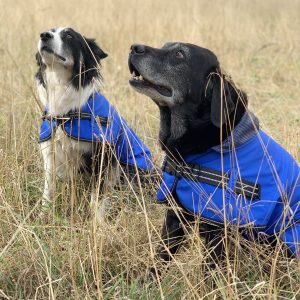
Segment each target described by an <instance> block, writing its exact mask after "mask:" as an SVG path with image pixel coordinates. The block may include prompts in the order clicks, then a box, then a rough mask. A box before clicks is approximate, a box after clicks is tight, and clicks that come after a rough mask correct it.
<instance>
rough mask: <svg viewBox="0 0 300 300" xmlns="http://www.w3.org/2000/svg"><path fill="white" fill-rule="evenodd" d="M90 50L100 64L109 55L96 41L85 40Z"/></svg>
mask: <svg viewBox="0 0 300 300" xmlns="http://www.w3.org/2000/svg"><path fill="white" fill-rule="evenodd" d="M85 40H86V42H87V45H88V48H89V50H90V51H91V53H92V56H93V57H94V59H96V61H97V62H99V61H100V60H101V59H104V58H106V57H107V56H108V55H107V54H106V53H105V52H104V51H103V50H102V49H101V48H100V47H99V46H98V45H97V43H96V42H95V40H94V39H87V38H86V39H85Z"/></svg>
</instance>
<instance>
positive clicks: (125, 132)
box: [39, 93, 152, 171]
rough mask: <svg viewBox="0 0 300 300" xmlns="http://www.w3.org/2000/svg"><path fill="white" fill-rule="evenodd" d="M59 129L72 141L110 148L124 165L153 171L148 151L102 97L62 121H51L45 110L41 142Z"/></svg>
mask: <svg viewBox="0 0 300 300" xmlns="http://www.w3.org/2000/svg"><path fill="white" fill-rule="evenodd" d="M57 126H62V129H63V131H64V132H65V134H66V135H68V136H69V137H70V138H72V139H75V140H79V141H87V142H105V143H107V144H109V145H110V146H111V147H112V148H113V150H114V153H115V158H116V159H117V160H118V161H119V162H120V164H121V165H126V166H133V167H137V168H138V169H140V170H142V171H150V170H151V169H152V162H151V153H150V151H149V149H148V148H147V147H146V145H145V144H144V143H143V142H142V141H141V140H140V139H139V137H138V136H137V135H136V134H135V132H134V131H133V130H132V129H131V128H130V127H129V126H128V125H127V123H126V121H125V120H124V119H123V118H122V117H120V116H119V114H118V112H117V111H116V110H115V108H114V107H113V106H112V105H111V104H110V103H109V102H108V100H107V99H106V98H105V97H104V96H103V95H101V94H99V93H96V94H94V95H92V96H91V97H90V98H89V100H88V101H87V103H86V104H85V105H84V106H83V107H81V109H80V111H74V112H70V113H68V114H67V115H65V116H62V117H57V118H50V117H49V116H47V109H46V111H45V116H44V118H43V121H42V124H41V129H40V136H39V141H40V142H44V141H46V140H49V139H50V138H51V136H52V133H53V131H55V130H56V128H57Z"/></svg>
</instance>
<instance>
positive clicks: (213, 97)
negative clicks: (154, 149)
mask: <svg viewBox="0 0 300 300" xmlns="http://www.w3.org/2000/svg"><path fill="white" fill-rule="evenodd" d="M129 70H130V72H131V73H132V75H133V77H132V78H131V80H130V81H129V82H130V85H131V86H132V87H133V88H134V89H135V90H136V91H138V92H139V93H142V94H145V95H147V96H148V97H150V98H151V99H153V101H155V103H157V105H158V106H159V107H160V111H161V112H164V117H163V121H164V123H165V124H164V125H162V126H163V128H161V133H160V135H161V140H163V141H162V142H163V143H165V144H169V145H168V146H169V147H170V146H171V145H170V140H171V141H172V142H174V141H175V140H176V139H177V140H178V138H181V143H182V138H183V137H184V135H188V136H190V137H193V138H195V136H193V132H194V133H195V134H196V133H197V134H198V139H197V141H195V142H198V143H199V139H200V138H201V131H204V130H206V131H207V130H211V133H212V132H220V128H222V127H223V126H225V125H226V124H227V123H228V122H229V121H230V119H231V120H232V119H234V122H235V121H238V119H239V117H240V116H237V117H236V112H237V108H238V110H241V111H239V114H240V115H242V114H243V112H244V106H245V105H246V102H247V99H246V95H245V94H244V93H243V92H241V91H239V90H237V89H236V87H235V86H234V84H233V83H232V82H231V81H230V80H227V79H226V78H225V76H224V75H223V74H222V73H221V69H220V65H219V62H218V59H217V57H216V55H215V54H214V53H213V52H211V51H210V50H208V49H205V48H201V47H198V46H196V45H192V44H185V43H167V44H165V45H164V46H163V47H162V48H161V49H157V48H152V47H149V46H145V45H138V44H134V45H132V46H131V52H130V54H129ZM239 99H240V100H242V101H239ZM240 102H242V105H240V106H241V107H237V106H238V103H240ZM166 112H169V117H168V114H167V113H166ZM168 118H169V119H168ZM166 119H168V121H166ZM175 120H176V123H177V125H176V124H175ZM173 123H174V124H173ZM167 127H169V131H170V132H168V133H166V130H167ZM208 127H212V128H208ZM162 131H164V132H162ZM224 136H225V135H224ZM219 137H220V136H218V137H216V138H215V140H216V141H218V142H219V141H220V139H219ZM170 138H171V139H170ZM203 138H205V137H204V136H203ZM187 139H188V138H186V140H185V142H191V143H192V141H187ZM209 139H211V138H210V137H209V138H208V139H207V140H209ZM167 140H168V141H169V143H168V141H167ZM200 142H201V143H205V141H203V140H202V141H200ZM213 143H215V142H211V143H210V144H213ZM210 146H211V145H210Z"/></svg>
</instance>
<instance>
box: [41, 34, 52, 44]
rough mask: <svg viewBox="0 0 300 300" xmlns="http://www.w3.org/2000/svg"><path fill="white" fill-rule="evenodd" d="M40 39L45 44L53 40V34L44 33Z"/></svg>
mask: <svg viewBox="0 0 300 300" xmlns="http://www.w3.org/2000/svg"><path fill="white" fill-rule="evenodd" d="M40 37H41V40H42V41H43V42H46V41H48V40H50V39H51V38H52V34H51V33H50V32H43V33H41V35H40Z"/></svg>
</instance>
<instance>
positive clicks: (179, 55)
mask: <svg viewBox="0 0 300 300" xmlns="http://www.w3.org/2000/svg"><path fill="white" fill-rule="evenodd" d="M176 57H177V58H184V55H183V51H182V50H179V51H177V52H176Z"/></svg>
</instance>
